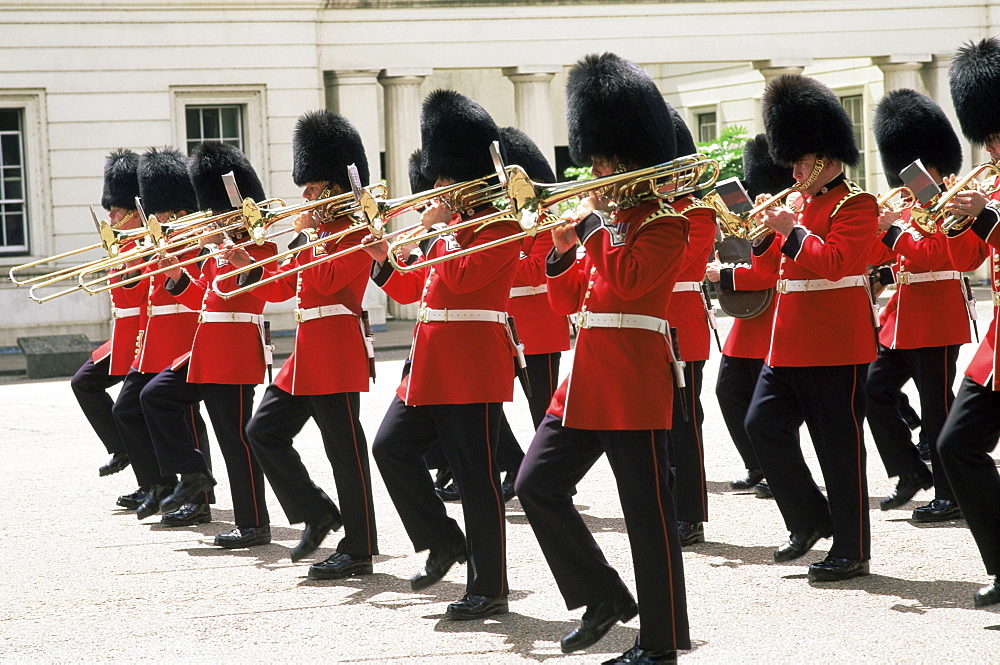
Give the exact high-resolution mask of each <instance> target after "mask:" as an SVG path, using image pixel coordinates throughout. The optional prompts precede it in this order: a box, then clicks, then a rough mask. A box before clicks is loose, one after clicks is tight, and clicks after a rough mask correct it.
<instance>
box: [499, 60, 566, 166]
mask: <svg viewBox="0 0 1000 665" xmlns="http://www.w3.org/2000/svg"><path fill="white" fill-rule="evenodd" d="M561 70H562V68H561V67H558V66H555V65H541V66H539V65H529V66H518V67H504V68H503V70H502V71H503V75H504V76H506V77H507V78H509V79H510V80H511V83H513V84H514V113H515V117H516V122H517V127H518V129H520V130H521V131H523V132H524V133H525V134H527V135H528V136H530V137H531V138H532V139H533V140H534V141H535V143H536V144H538V147H539V149H540V150H541V151H542V154H543V155H545V158H546V159H547V160H549V164H550V165H551V166H552V168H553V169H555V167H556V151H555V138H554V136H555V132H554V130H553V127H552V91H551V88H550V84H551V82H552V78H553V77H554V76H555V75H556V74H557V73H558V72H560V71H561ZM556 179H557V180H560V179H561V178H560V176H559V174H558V173H557V174H556Z"/></svg>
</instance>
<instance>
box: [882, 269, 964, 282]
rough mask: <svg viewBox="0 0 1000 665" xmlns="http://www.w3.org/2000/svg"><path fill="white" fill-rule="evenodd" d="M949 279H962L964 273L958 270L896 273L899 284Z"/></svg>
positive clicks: (903, 271) (902, 271)
mask: <svg viewBox="0 0 1000 665" xmlns="http://www.w3.org/2000/svg"><path fill="white" fill-rule="evenodd" d="M949 279H962V273H960V272H958V271H957V270H931V271H930V272H906V271H905V270H901V271H899V272H898V273H896V283H897V284H917V283H919V282H943V281H945V280H949Z"/></svg>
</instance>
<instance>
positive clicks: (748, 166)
mask: <svg viewBox="0 0 1000 665" xmlns="http://www.w3.org/2000/svg"><path fill="white" fill-rule="evenodd" d="M794 184H795V178H793V177H792V169H791V167H788V166H779V165H778V164H775V163H774V160H773V159H771V153H770V152H769V150H768V146H767V136H765V135H764V134H758V135H757V136H755V137H753V138H752V139H750V140H749V141H747V144H746V145H745V146H744V147H743V186H744V187H746V190H747V194H749V195H750V199H751V200H753V199H756V198H757V197H758V196H759V195H761V194H777V193H778V192H781V191H784V190H786V189H788V188H789V187H791V186H792V185H794Z"/></svg>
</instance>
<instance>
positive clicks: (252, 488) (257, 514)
mask: <svg viewBox="0 0 1000 665" xmlns="http://www.w3.org/2000/svg"><path fill="white" fill-rule="evenodd" d="M240 441H242V442H243V449H244V450H246V452H247V470H248V471H249V472H250V473H249V474H248V475H249V476H250V495H251V496H252V497H253V514H254V521H255V522H256V524H254V525H253V526H264V525H263V524H261V523H260V508H258V507H257V484H256V483H255V482H254V479H253V467H254V458H253V452H252V451H251V450H250V442H249V441H247V439H246V434H245V433H244V432H243V386H240ZM237 526H239V525H238V524H237ZM247 526H249V525H247Z"/></svg>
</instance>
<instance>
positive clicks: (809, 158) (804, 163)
mask: <svg viewBox="0 0 1000 665" xmlns="http://www.w3.org/2000/svg"><path fill="white" fill-rule="evenodd" d="M815 166H816V155H802V157H800V158H799V160H798V161H797V162H795V164H793V165H792V177H793V178H795V182H805V181H806V180H808V179H809V176H810V175H812V172H813V167H815Z"/></svg>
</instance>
